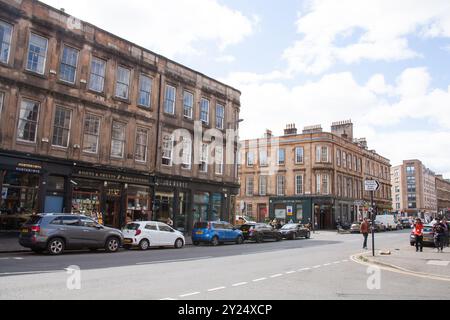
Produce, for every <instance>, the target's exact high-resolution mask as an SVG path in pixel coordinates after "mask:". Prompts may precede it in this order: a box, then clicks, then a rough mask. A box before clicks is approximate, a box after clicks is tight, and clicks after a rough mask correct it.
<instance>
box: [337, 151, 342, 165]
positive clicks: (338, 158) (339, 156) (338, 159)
mask: <svg viewBox="0 0 450 320" xmlns="http://www.w3.org/2000/svg"><path fill="white" fill-rule="evenodd" d="M336 165H337V166H338V167H340V166H341V150H337V151H336Z"/></svg>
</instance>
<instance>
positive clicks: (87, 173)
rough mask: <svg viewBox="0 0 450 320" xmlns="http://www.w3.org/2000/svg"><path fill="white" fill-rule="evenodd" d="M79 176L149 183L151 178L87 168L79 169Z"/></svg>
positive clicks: (77, 173)
mask: <svg viewBox="0 0 450 320" xmlns="http://www.w3.org/2000/svg"><path fill="white" fill-rule="evenodd" d="M75 174H76V175H78V176H82V177H88V178H95V179H101V180H106V181H119V182H125V183H136V184H144V185H148V184H149V180H148V179H143V178H136V177H131V176H125V175H122V174H114V173H105V172H94V171H87V170H78V171H77V172H76V173H75Z"/></svg>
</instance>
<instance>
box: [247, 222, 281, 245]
mask: <svg viewBox="0 0 450 320" xmlns="http://www.w3.org/2000/svg"><path fill="white" fill-rule="evenodd" d="M240 229H241V231H242V234H243V235H244V239H245V240H249V241H255V242H258V243H261V242H264V241H266V240H275V241H281V240H282V239H283V237H282V235H281V232H280V231H279V230H276V229H274V228H273V227H271V226H270V225H268V224H264V223H247V224H244V225H242V226H241V227H240Z"/></svg>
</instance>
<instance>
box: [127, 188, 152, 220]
mask: <svg viewBox="0 0 450 320" xmlns="http://www.w3.org/2000/svg"><path fill="white" fill-rule="evenodd" d="M127 216H128V217H129V218H131V220H132V221H149V220H151V212H150V189H149V188H146V187H140V186H129V187H128V196H127Z"/></svg>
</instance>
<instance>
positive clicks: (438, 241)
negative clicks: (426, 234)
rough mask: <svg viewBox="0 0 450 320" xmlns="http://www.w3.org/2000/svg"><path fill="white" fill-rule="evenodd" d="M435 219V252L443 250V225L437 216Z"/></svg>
mask: <svg viewBox="0 0 450 320" xmlns="http://www.w3.org/2000/svg"><path fill="white" fill-rule="evenodd" d="M436 221H437V222H436V224H435V225H434V227H433V232H434V244H435V246H436V249H437V252H444V236H445V226H444V224H443V223H442V222H441V219H439V218H438V219H437V220H436Z"/></svg>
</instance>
